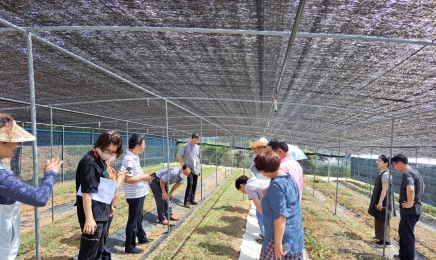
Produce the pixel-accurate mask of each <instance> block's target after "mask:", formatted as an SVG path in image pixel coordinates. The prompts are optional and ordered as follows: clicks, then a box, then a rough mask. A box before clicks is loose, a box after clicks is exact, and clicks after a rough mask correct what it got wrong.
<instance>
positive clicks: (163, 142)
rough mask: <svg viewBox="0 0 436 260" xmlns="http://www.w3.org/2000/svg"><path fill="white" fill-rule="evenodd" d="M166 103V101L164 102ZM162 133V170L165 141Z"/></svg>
mask: <svg viewBox="0 0 436 260" xmlns="http://www.w3.org/2000/svg"><path fill="white" fill-rule="evenodd" d="M165 102H166V101H165ZM164 136H165V135H164V132H163V131H162V169H163V168H164V167H165V161H164V154H165V152H164V145H165V140H164Z"/></svg>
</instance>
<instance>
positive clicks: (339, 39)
mask: <svg viewBox="0 0 436 260" xmlns="http://www.w3.org/2000/svg"><path fill="white" fill-rule="evenodd" d="M299 6H301V7H303V8H302V12H301V13H298V7H299ZM434 17H436V3H435V2H434V1H373V0H369V1H177V2H173V1H107V0H105V1H102V0H101V1H98V0H95V1H22V0H6V1H2V2H1V3H0V19H2V22H1V23H0V89H1V94H0V111H2V112H7V113H10V114H12V115H13V116H14V117H15V118H16V119H17V120H18V121H25V122H29V121H30V119H31V118H30V94H29V70H28V52H29V50H28V47H27V43H26V39H27V38H26V35H25V33H24V32H23V31H20V30H19V29H18V28H21V29H24V30H27V31H28V32H30V33H31V35H32V37H31V38H32V47H33V49H32V54H33V59H34V60H33V68H34V85H35V102H36V105H37V107H36V108H37V112H36V116H37V118H36V119H37V122H38V123H50V120H52V121H53V123H54V124H57V125H69V126H74V125H77V126H80V127H91V128H102V129H116V130H123V131H124V130H126V129H128V131H129V132H135V131H136V132H144V133H145V132H147V133H150V134H153V135H158V136H159V135H160V136H163V135H166V132H165V131H166V124H167V123H166V118H167V117H166V115H168V132H169V136H170V137H172V138H186V137H189V136H190V134H191V133H192V132H200V130H201V132H202V134H203V136H216V135H218V136H229V137H230V136H234V137H245V136H248V137H249V138H259V137H260V136H266V137H267V138H268V139H270V138H272V137H278V136H280V137H284V138H285V139H287V140H289V141H288V142H289V143H293V144H298V145H308V146H313V147H320V148H326V149H330V148H333V149H338V148H339V140H341V147H343V148H344V147H350V151H351V150H353V151H358V152H360V153H368V152H369V151H370V150H371V149H372V150H371V151H373V152H374V153H388V148H389V146H390V144H391V133H392V129H393V130H394V134H393V140H394V142H393V145H394V146H396V147H398V148H397V151H398V152H401V149H402V148H400V147H430V148H429V149H420V150H419V151H420V153H421V154H420V155H421V156H428V157H435V149H432V146H433V145H434V143H435V136H436V129H435V116H436V110H435V109H436V108H435V105H436V104H435V100H436V99H435V98H436V46H435V39H436V19H434ZM296 18H298V19H296ZM5 21H6V22H7V23H5ZM8 23H10V24H8ZM11 24H12V25H14V26H16V27H13V26H11ZM294 27H295V29H296V37H295V39H292V38H291V37H290V36H291V32H292V30H293V29H294ZM287 54H288V55H287ZM274 99H277V111H276V112H275V111H274V105H273V100H274ZM166 107H167V108H168V109H166ZM50 114H52V118H51V117H50ZM392 125H393V126H394V127H393V128H392ZM247 145H248V143H247Z"/></svg>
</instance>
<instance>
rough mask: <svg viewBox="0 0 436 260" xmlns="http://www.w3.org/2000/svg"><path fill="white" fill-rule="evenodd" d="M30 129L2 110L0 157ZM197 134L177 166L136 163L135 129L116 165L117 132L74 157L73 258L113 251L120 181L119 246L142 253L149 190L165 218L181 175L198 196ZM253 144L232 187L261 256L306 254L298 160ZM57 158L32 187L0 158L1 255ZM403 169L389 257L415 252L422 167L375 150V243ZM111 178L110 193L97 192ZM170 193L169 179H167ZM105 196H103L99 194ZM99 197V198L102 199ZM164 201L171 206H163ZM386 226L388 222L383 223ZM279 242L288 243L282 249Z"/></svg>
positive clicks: (14, 242) (281, 144) (381, 242)
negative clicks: (123, 206)
mask: <svg viewBox="0 0 436 260" xmlns="http://www.w3.org/2000/svg"><path fill="white" fill-rule="evenodd" d="M35 139H36V138H35V137H34V136H33V135H31V134H30V133H28V132H27V131H26V130H24V129H23V128H21V127H20V126H18V125H17V124H16V122H15V121H14V119H13V118H12V116H10V115H9V114H2V113H0V160H2V159H4V158H12V157H14V150H15V148H16V147H17V145H18V143H19V142H28V141H35ZM199 139H200V137H199V135H198V134H195V133H194V134H193V135H192V136H191V141H190V142H188V143H186V144H184V145H183V146H182V148H181V149H180V150H179V152H178V153H177V159H178V162H179V163H180V168H170V169H164V170H160V171H157V172H153V173H150V174H145V173H144V171H143V170H142V168H141V166H140V163H139V157H138V155H139V154H141V153H143V152H144V149H145V146H146V144H145V139H144V137H143V136H141V135H138V134H132V135H131V136H130V138H129V144H128V151H127V152H126V153H125V156H124V158H123V162H122V165H123V166H122V169H120V170H115V169H114V167H113V166H112V165H111V162H113V161H114V160H115V159H116V158H119V157H120V156H121V155H122V154H123V148H122V147H123V143H122V138H121V136H120V135H119V133H117V132H115V131H111V130H109V131H104V132H103V133H101V134H100V136H99V137H98V139H97V141H96V142H95V144H94V148H93V149H92V150H91V151H89V152H88V153H87V154H86V155H85V156H84V157H83V158H82V159H81V160H80V162H79V164H78V167H77V171H76V192H77V196H76V206H77V217H78V220H79V224H80V228H81V230H82V235H81V240H80V249H79V258H78V259H111V255H110V252H109V250H108V249H107V248H106V247H105V244H106V240H107V236H108V232H109V227H110V224H111V222H112V218H113V216H114V213H115V209H116V207H117V202H118V195H117V189H118V188H119V186H120V184H121V183H122V182H124V192H125V197H126V201H127V203H128V205H129V212H128V218H127V225H126V241H125V251H126V252H127V253H140V252H142V249H140V248H137V247H136V244H137V243H136V241H137V239H138V243H139V244H142V243H148V242H150V241H152V239H150V238H148V237H147V234H146V233H145V232H144V229H143V227H142V217H143V207H144V200H145V197H146V195H147V194H149V190H148V187H149V186H150V187H151V190H152V192H153V195H154V198H155V202H156V207H157V213H158V221H159V223H160V224H163V225H168V224H169V220H173V221H177V220H178V219H177V218H175V217H173V216H172V212H171V200H172V199H173V197H174V195H173V194H174V191H175V190H176V189H177V188H178V187H179V186H180V184H183V182H184V180H185V179H187V188H186V191H185V197H184V203H183V205H184V206H185V207H190V206H191V205H195V204H197V202H196V201H195V192H196V186H197V181H198V176H199V174H200V169H201V167H200V159H201V149H200V147H199V146H198V145H197V143H198V141H199ZM250 145H251V146H252V148H253V149H254V156H253V165H252V167H250V172H251V173H252V175H253V176H254V177H255V178H248V177H246V176H240V177H239V178H238V179H237V180H236V182H235V185H236V189H238V190H239V191H241V192H243V193H245V194H247V196H248V199H250V200H252V201H253V203H254V205H255V207H256V215H257V218H258V221H259V224H260V228H261V231H260V237H259V238H258V239H256V241H257V242H259V243H261V244H262V251H261V255H260V259H275V258H282V259H304V254H303V250H304V235H303V225H302V211H301V200H302V192H303V171H302V168H301V166H300V165H299V163H298V162H297V161H295V160H294V159H292V157H291V156H290V154H289V152H288V149H289V148H288V145H287V143H286V142H285V140H283V139H272V140H271V141H269V142H268V141H267V140H266V139H265V138H261V139H260V140H259V141H257V142H253V143H250ZM62 163H63V162H62V161H61V160H59V158H52V159H49V160H47V161H46V163H45V166H44V169H43V172H44V178H43V180H42V182H41V185H40V186H39V188H34V187H31V186H29V185H27V184H25V183H24V182H22V181H20V180H19V179H18V178H17V177H16V176H15V175H14V173H13V172H12V171H11V170H9V169H8V168H7V167H6V166H5V165H3V164H2V163H1V162H0V255H2V259H15V257H16V255H17V252H18V248H19V235H20V205H21V203H25V204H29V205H32V206H35V207H39V206H44V205H46V204H47V201H48V199H49V197H50V194H51V192H52V191H53V185H54V183H55V181H56V174H57V172H58V171H59V169H60V166H61V164H62ZM390 164H392V167H393V168H394V169H395V170H396V171H398V172H400V173H402V181H401V184H400V192H399V195H400V196H399V197H400V199H399V205H400V216H401V220H400V224H399V228H398V234H399V237H400V241H399V246H400V249H399V254H398V255H395V259H402V260H404V259H414V257H415V236H414V227H415V224H416V223H417V222H418V220H419V218H420V215H421V214H422V205H421V198H422V195H423V194H424V181H423V177H422V175H421V174H420V173H419V172H418V171H417V170H416V169H413V168H412V167H410V166H409V164H408V158H407V157H406V156H404V155H403V154H398V155H395V156H394V157H392V158H389V156H386V155H381V156H380V157H379V158H378V160H377V165H378V167H379V168H380V173H379V174H378V176H377V178H376V180H375V185H374V191H373V194H372V197H371V202H370V206H369V210H368V213H369V214H370V215H372V216H374V219H375V225H374V226H375V237H374V239H375V240H377V241H376V246H381V247H382V246H390V226H389V220H390V219H391V218H392V217H394V216H396V212H395V207H394V202H393V191H392V189H391V187H392V176H391V174H390V173H389V165H390ZM106 180H108V181H109V180H111V181H112V182H113V183H112V185H113V187H114V192H113V193H112V194H109V195H107V194H105V195H102V196H98V195H99V193H100V192H102V189H100V190H99V188H101V187H106V186H102V185H107V184H105V183H106ZM172 184H174V185H173V186H172V188H171V190H170V191H169V194H168V186H169V185H172ZM105 196H106V197H107V196H110V197H109V201H110V202H109V203H107V201H105V199H104V197H105ZM102 198H103V199H102ZM168 209H169V210H168ZM385 227H386V228H385ZM285 247H290V249H289V248H288V249H286V250H284V248H285Z"/></svg>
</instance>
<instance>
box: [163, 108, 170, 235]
mask: <svg viewBox="0 0 436 260" xmlns="http://www.w3.org/2000/svg"><path fill="white" fill-rule="evenodd" d="M165 122H166V138H167V183H166V185H167V194H168V196H167V207H168V208H167V219H168V222H169V220H170V207H171V205H170V203H171V201H170V195H169V192H170V176H169V169H170V138H169V134H168V101H166V100H165ZM162 147H163V146H162ZM170 232H171V228H170V225H169V223H168V233H170Z"/></svg>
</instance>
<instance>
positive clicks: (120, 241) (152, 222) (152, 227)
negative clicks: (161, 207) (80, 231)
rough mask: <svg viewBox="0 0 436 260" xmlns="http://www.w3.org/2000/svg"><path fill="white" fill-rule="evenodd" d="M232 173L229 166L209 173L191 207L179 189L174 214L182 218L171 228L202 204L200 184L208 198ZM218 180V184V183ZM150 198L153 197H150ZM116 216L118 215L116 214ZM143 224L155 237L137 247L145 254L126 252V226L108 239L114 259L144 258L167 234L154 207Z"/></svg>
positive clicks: (166, 227)
mask: <svg viewBox="0 0 436 260" xmlns="http://www.w3.org/2000/svg"><path fill="white" fill-rule="evenodd" d="M231 174H232V171H231V168H229V167H227V172H225V171H224V167H221V170H220V167H219V168H218V174H217V175H216V174H215V173H213V174H211V175H209V176H208V177H207V178H205V179H203V181H202V182H201V183H200V182H199V183H198V186H197V194H196V197H195V199H196V200H197V201H199V204H198V205H196V206H194V207H191V209H188V208H185V207H183V200H184V196H185V193H184V190H183V191H179V193H178V194H177V195H175V197H174V199H173V202H172V209H173V215H174V216H175V217H177V218H179V219H180V220H179V221H177V222H172V223H171V224H173V225H171V226H170V228H171V229H175V228H177V227H178V226H179V225H180V224H181V223H182V222H183V221H185V220H186V219H187V218H188V217H189V215H190V213H191V212H192V210H194V209H195V207H197V206H199V205H201V193H200V191H199V188H200V185H202V187H203V199H205V198H207V197H208V196H209V195H210V194H212V192H213V191H214V190H215V189H216V188H217V187H218V186H219V185H220V184H221V183H222V182H223V181H225V178H226V177H228V176H230V175H231ZM217 182H218V185H217ZM148 199H151V198H150V197H149V198H148ZM115 217H116V216H115ZM142 225H143V227H144V230H145V232H146V234H147V237H148V238H151V239H154V241H153V242H151V243H147V244H143V245H140V244H138V245H137V247H138V248H141V249H143V250H144V254H127V253H125V252H124V241H125V227H123V228H121V229H120V230H117V231H115V232H114V233H113V234H112V235H111V236H110V237H109V238H108V240H107V243H106V244H107V247H108V248H109V250H110V251H111V252H112V259H113V260H121V259H123V260H124V259H127V260H134V259H135V260H136V259H144V257H146V255H148V254H149V253H151V252H152V251H153V250H154V249H155V248H156V247H157V246H158V245H159V243H160V242H161V241H162V240H164V239H165V238H166V236H167V231H168V226H165V225H161V224H158V223H157V212H156V208H155V207H154V208H153V209H152V210H151V211H149V212H147V213H146V214H145V215H144V218H143V222H142Z"/></svg>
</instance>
